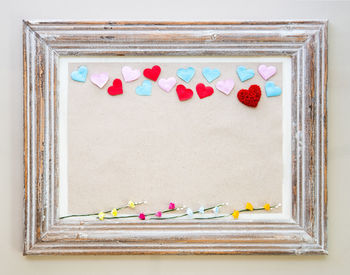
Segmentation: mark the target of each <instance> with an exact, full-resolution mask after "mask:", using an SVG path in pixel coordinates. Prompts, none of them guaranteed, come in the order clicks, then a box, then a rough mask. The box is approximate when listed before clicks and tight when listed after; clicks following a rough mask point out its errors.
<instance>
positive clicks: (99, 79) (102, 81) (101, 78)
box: [90, 73, 108, 88]
mask: <svg viewBox="0 0 350 275" xmlns="http://www.w3.org/2000/svg"><path fill="white" fill-rule="evenodd" d="M90 80H91V82H92V83H94V84H95V85H96V86H97V87H99V88H103V86H104V85H106V83H107V81H108V73H99V74H92V75H91V76H90Z"/></svg>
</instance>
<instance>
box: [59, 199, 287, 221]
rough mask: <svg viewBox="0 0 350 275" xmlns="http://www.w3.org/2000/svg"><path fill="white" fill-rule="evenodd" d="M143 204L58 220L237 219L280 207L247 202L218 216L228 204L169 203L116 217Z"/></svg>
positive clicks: (138, 203)
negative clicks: (189, 205)
mask: <svg viewBox="0 0 350 275" xmlns="http://www.w3.org/2000/svg"><path fill="white" fill-rule="evenodd" d="M144 203H146V202H145V201H143V202H137V203H134V202H133V201H129V203H128V204H127V205H124V206H121V207H119V208H113V209H112V210H107V211H101V212H99V213H91V214H80V215H68V216H63V217H60V219H65V218H72V217H86V216H97V217H96V218H98V219H99V220H101V221H103V220H105V219H106V220H112V219H128V218H139V219H140V220H145V219H146V218H147V217H151V218H150V219H151V220H170V219H177V218H181V217H186V216H187V217H189V218H191V219H194V220H210V219H219V218H224V217H229V216H232V217H233V218H234V219H238V217H239V215H240V213H242V212H249V211H261V210H265V211H270V210H271V209H272V208H278V207H280V206H281V205H280V204H278V205H273V206H270V204H268V203H266V204H265V205H264V206H263V207H257V208H254V207H253V205H252V204H251V203H250V202H248V203H247V204H246V207H245V208H244V209H241V210H233V212H232V213H229V214H222V215H218V213H219V210H220V208H221V207H222V206H225V205H228V203H222V204H218V205H215V206H211V207H207V208H204V207H203V206H201V207H200V208H199V209H198V210H196V211H192V209H191V208H186V207H181V208H175V204H174V203H173V202H171V203H169V206H168V209H166V210H162V211H157V212H151V213H143V212H141V213H139V214H130V215H122V216H119V215H118V214H119V213H118V211H120V210H122V209H125V208H135V206H137V205H141V204H144ZM185 208H186V213H183V214H179V215H174V216H165V217H163V214H166V213H170V212H173V211H177V210H183V209H185ZM209 210H212V211H213V213H214V214H215V215H214V216H202V217H201V216H194V215H196V214H204V213H206V212H208V211H209ZM107 215H108V216H107Z"/></svg>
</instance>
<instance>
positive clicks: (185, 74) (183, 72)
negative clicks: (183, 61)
mask: <svg viewBox="0 0 350 275" xmlns="http://www.w3.org/2000/svg"><path fill="white" fill-rule="evenodd" d="M195 72H196V70H195V69H194V68H192V67H188V68H187V69H184V68H181V69H178V70H177V72H176V74H177V76H178V77H179V78H181V79H182V80H183V81H186V82H187V83H188V82H190V81H191V79H192V77H193V76H194V73H195Z"/></svg>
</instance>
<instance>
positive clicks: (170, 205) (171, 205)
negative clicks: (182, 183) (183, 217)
mask: <svg viewBox="0 0 350 275" xmlns="http://www.w3.org/2000/svg"><path fill="white" fill-rule="evenodd" d="M169 209H170V210H173V209H175V203H173V202H171V203H169Z"/></svg>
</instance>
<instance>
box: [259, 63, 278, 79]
mask: <svg viewBox="0 0 350 275" xmlns="http://www.w3.org/2000/svg"><path fill="white" fill-rule="evenodd" d="M276 71H277V69H276V67H275V66H266V65H260V66H259V67H258V72H259V74H260V75H261V77H262V78H263V79H265V80H268V79H269V78H270V77H272V76H273V75H275V73H276Z"/></svg>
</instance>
